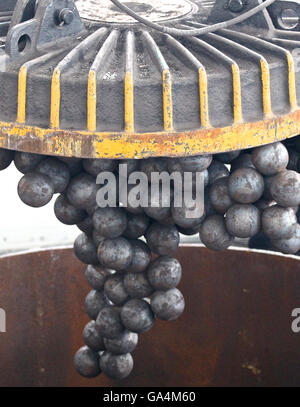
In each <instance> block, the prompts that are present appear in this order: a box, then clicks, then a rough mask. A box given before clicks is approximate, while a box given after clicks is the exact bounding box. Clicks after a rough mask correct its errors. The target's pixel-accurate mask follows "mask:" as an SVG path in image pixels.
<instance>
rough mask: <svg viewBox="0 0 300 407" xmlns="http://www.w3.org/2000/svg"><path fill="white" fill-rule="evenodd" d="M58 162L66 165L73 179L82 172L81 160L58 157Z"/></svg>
mask: <svg viewBox="0 0 300 407" xmlns="http://www.w3.org/2000/svg"><path fill="white" fill-rule="evenodd" d="M58 159H59V160H60V161H62V162H63V163H65V164H67V166H68V168H69V171H70V175H71V177H75V175H78V174H79V173H81V172H82V171H83V167H82V161H83V160H82V159H81V158H75V157H58Z"/></svg>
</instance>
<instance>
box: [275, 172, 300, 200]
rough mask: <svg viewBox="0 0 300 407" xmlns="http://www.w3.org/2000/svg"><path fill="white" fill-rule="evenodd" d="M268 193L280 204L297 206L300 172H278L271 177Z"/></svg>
mask: <svg viewBox="0 0 300 407" xmlns="http://www.w3.org/2000/svg"><path fill="white" fill-rule="evenodd" d="M270 193H271V195H272V197H273V199H274V201H276V202H277V203H278V205H280V206H285V207H292V206H298V205H299V204H300V174H298V173H297V172H296V171H291V170H286V171H282V172H280V173H279V174H277V175H276V176H275V177H274V178H273V179H272V182H271V185H270Z"/></svg>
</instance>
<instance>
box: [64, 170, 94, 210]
mask: <svg viewBox="0 0 300 407" xmlns="http://www.w3.org/2000/svg"><path fill="white" fill-rule="evenodd" d="M96 194H97V184H96V181H95V178H93V177H92V176H91V175H90V174H87V173H84V172H82V173H80V174H78V175H76V176H75V177H74V178H72V179H71V181H70V182H69V185H68V188H67V189H66V195H67V198H68V200H69V202H70V203H71V204H72V205H73V206H75V207H76V208H78V209H87V208H89V207H91V206H92V205H94V203H95V201H96Z"/></svg>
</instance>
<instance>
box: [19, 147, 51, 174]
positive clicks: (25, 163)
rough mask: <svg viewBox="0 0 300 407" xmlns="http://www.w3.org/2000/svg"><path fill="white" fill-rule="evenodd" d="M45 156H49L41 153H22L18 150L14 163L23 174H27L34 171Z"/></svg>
mask: <svg viewBox="0 0 300 407" xmlns="http://www.w3.org/2000/svg"><path fill="white" fill-rule="evenodd" d="M45 158H47V156H45V155H41V154H31V153H21V152H19V151H16V153H15V157H14V163H15V166H16V168H17V170H19V171H20V172H21V173H22V174H27V173H29V172H33V171H34V170H35V169H36V167H37V166H38V165H39V163H40V162H41V161H42V160H44V159H45Z"/></svg>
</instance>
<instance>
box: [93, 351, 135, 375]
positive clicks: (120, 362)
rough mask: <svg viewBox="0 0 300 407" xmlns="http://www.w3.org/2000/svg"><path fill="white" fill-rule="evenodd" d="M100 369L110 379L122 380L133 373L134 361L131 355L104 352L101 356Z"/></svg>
mask: <svg viewBox="0 0 300 407" xmlns="http://www.w3.org/2000/svg"><path fill="white" fill-rule="evenodd" d="M100 368H101V370H102V371H103V373H104V374H105V376H107V377H109V378H110V379H113V380H122V379H125V378H126V377H127V376H129V375H130V373H131V372H132V369H133V359H132V356H131V354H130V353H126V354H125V355H113V354H111V353H110V352H104V353H103V354H102V355H101V356H100Z"/></svg>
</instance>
